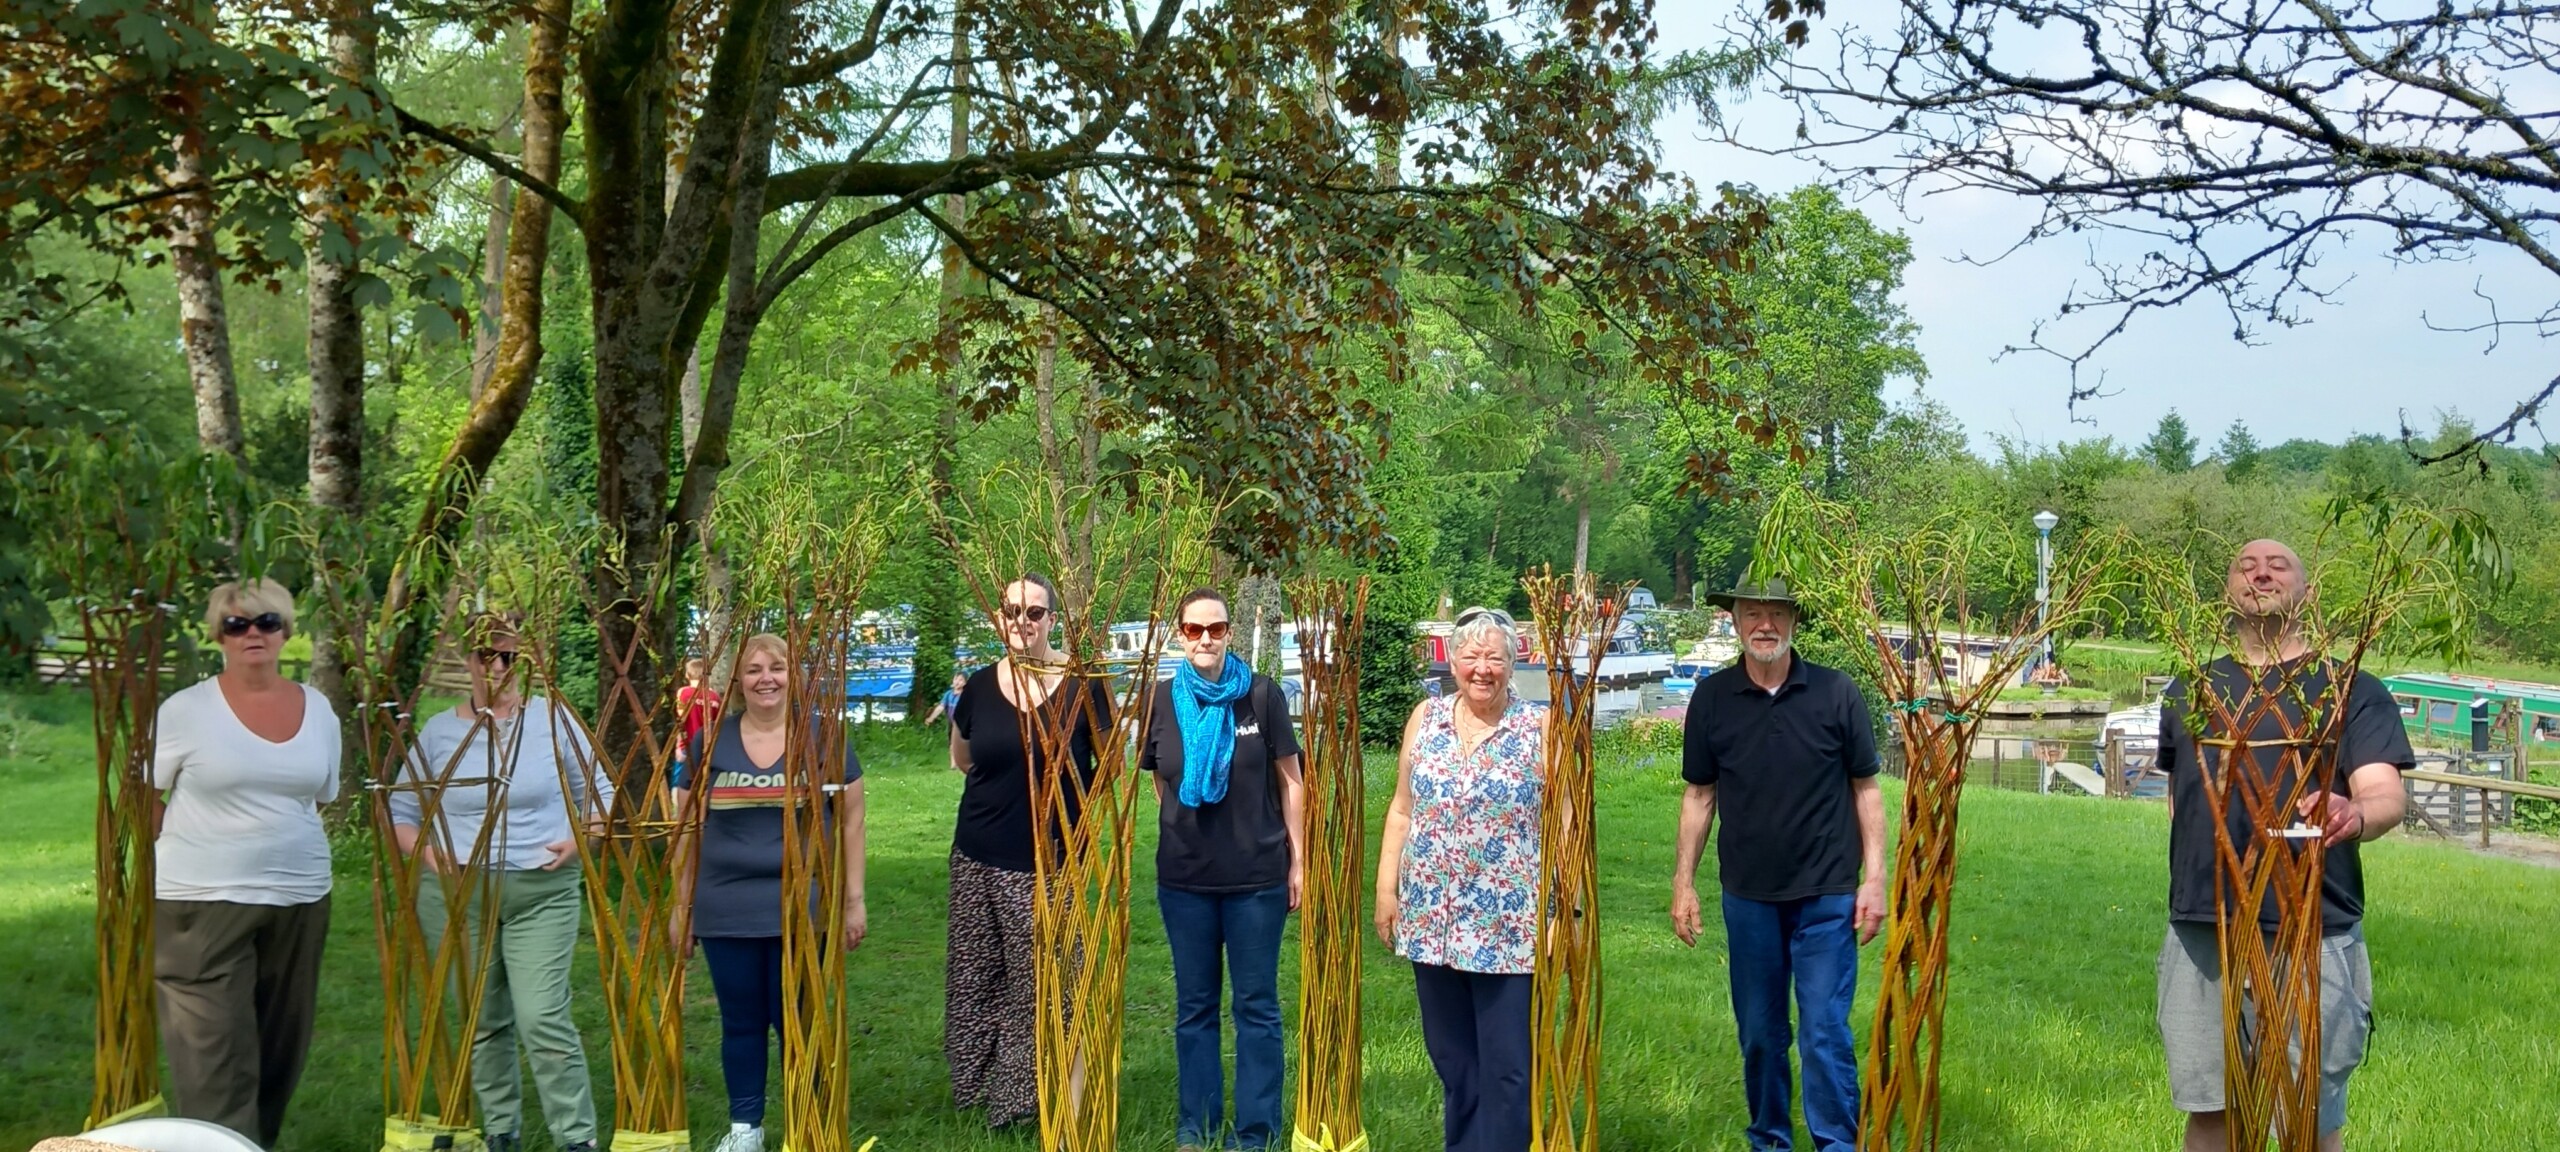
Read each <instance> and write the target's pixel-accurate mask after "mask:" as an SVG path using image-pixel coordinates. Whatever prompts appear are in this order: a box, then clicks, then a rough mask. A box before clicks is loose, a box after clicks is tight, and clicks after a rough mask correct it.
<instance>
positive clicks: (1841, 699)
mask: <svg viewBox="0 0 2560 1152" xmlns="http://www.w3.org/2000/svg"><path fill="white" fill-rule="evenodd" d="M1680 743H1681V766H1680V775H1681V776H1682V778H1684V779H1686V780H1688V781H1689V782H1690V783H1691V784H1697V785H1709V784H1712V785H1714V786H1715V789H1716V812H1717V814H1718V815H1720V816H1721V817H1722V818H1723V825H1722V830H1721V831H1720V832H1719V833H1718V834H1717V836H1716V874H1717V877H1718V878H1719V879H1720V880H1721V881H1722V882H1723V884H1724V890H1725V891H1727V892H1730V893H1733V894H1734V895H1736V896H1740V897H1742V898H1743V899H1745V900H1760V901H1764V902H1768V903H1777V902H1779V901H1784V900H1800V899H1803V898H1805V897H1808V896H1836V895H1839V894H1841V893H1845V892H1855V891H1857V890H1858V865H1859V861H1860V857H1861V855H1862V853H1861V851H1860V847H1861V846H1860V843H1859V840H1858V809H1857V804H1856V803H1855V802H1854V801H1853V800H1852V798H1851V794H1850V784H1849V782H1850V781H1851V780H1856V779H1863V778H1865V777H1869V776H1873V775H1875V774H1876V770H1877V769H1878V768H1879V767H1881V765H1880V764H1879V763H1878V762H1877V760H1876V732H1875V724H1874V722H1873V721H1871V720H1869V719H1868V718H1867V701H1866V697H1865V695H1864V694H1862V693H1860V692H1859V691H1858V684H1857V682H1856V681H1854V680H1851V679H1849V677H1848V676H1847V675H1845V674H1843V673H1841V672H1839V671H1837V670H1835V669H1830V668H1825V667H1823V666H1821V665H1819V664H1814V663H1810V662H1808V661H1806V660H1805V658H1804V657H1802V656H1797V655H1792V654H1791V655H1790V666H1789V668H1788V669H1787V679H1786V682H1785V683H1784V684H1781V685H1779V686H1778V691H1777V693H1776V694H1775V695H1772V694H1770V693H1769V692H1768V691H1767V690H1765V689H1763V688H1761V687H1760V686H1759V685H1757V684H1754V683H1752V682H1751V674H1750V673H1749V672H1746V671H1744V670H1743V666H1742V664H1741V663H1739V662H1737V663H1735V664H1733V665H1732V666H1731V667H1728V668H1724V669H1722V670H1719V671H1717V672H1715V673H1714V674H1712V675H1709V676H1708V677H1707V678H1706V679H1704V680H1701V681H1699V682H1698V690H1697V691H1696V692H1695V693H1693V694H1692V695H1691V696H1690V698H1689V716H1688V720H1687V722H1686V724H1685V726H1684V730H1683V733H1682V736H1681V742H1680Z"/></svg>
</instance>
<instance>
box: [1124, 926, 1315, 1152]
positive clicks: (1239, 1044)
mask: <svg viewBox="0 0 2560 1152" xmlns="http://www.w3.org/2000/svg"><path fill="white" fill-rule="evenodd" d="M1156 906H1157V907H1158V908H1160V909H1162V910H1163V911H1164V936H1165V943H1167V944H1168V945H1171V946H1172V949H1173V1063H1174V1068H1175V1070H1176V1073H1177V1077H1176V1079H1177V1085H1178V1088H1177V1094H1178V1096H1179V1099H1180V1117H1181V1118H1180V1121H1179V1122H1178V1124H1177V1126H1176V1127H1175V1129H1174V1142H1175V1143H1177V1144H1207V1143H1209V1140H1210V1137H1211V1136H1213V1135H1215V1134H1216V1133H1217V1132H1218V1130H1219V1129H1220V1128H1221V1127H1222V1126H1224V1124H1225V1122H1226V1114H1227V1101H1226V1082H1227V1075H1226V1069H1225V1068H1224V1067H1223V1066H1221V1064H1220V1063H1219V1060H1218V1044H1219V1037H1218V992H1219V983H1220V976H1221V972H1220V969H1221V968H1224V969H1225V972H1224V976H1225V977H1226V978H1227V979H1230V980H1232V981H1234V983H1235V1018H1236V1123H1235V1130H1234V1132H1233V1133H1232V1134H1231V1135H1230V1136H1229V1137H1228V1143H1227V1146H1228V1147H1230V1148H1270V1147H1276V1146H1278V1145H1279V1144H1280V1143H1281V1137H1280V1069H1281V1062H1282V1053H1281V1041H1280V930H1281V928H1282V927H1283V926H1284V925H1286V924H1287V923H1288V921H1289V886H1288V885H1286V884H1281V885H1277V886H1275V887H1271V888H1265V889H1263V890H1262V891H1259V892H1240V893H1234V894H1230V895H1222V896H1210V895H1203V894H1201V893H1197V892H1183V891H1179V890H1177V889H1173V888H1167V887H1165V886H1163V885H1161V884H1159V885H1157V886H1156Z"/></svg>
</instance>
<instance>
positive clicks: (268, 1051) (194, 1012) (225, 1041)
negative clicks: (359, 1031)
mask: <svg viewBox="0 0 2560 1152" xmlns="http://www.w3.org/2000/svg"><path fill="white" fill-rule="evenodd" d="M151 936H152V951H151V969H152V976H153V980H154V983H155V984H156V985H157V986H158V989H159V1000H160V1047H161V1048H162V1049H164V1050H165V1051H166V1052H167V1053H168V1057H169V1111H170V1113H171V1114H172V1115H175V1116H180V1117H184V1118H186V1119H189V1120H205V1121H210V1122H212V1123H215V1124H220V1125H222V1126H223V1127H225V1128H229V1129H231V1130H232V1131H234V1132H238V1133H239V1134H241V1135H243V1136H246V1137H249V1138H250V1139H253V1140H256V1141H257V1142H258V1144H259V1146H260V1147H264V1148H273V1147H275V1144H276V1136H277V1135H278V1134H279V1133H281V1132H282V1131H283V1130H284V1109H285V1105H286V1104H288V1103H291V1102H292V1100H293V1090H294V1086H295V1085H297V1084H300V1083H301V1082H302V1064H303V1059H304V1058H305V1057H306V1056H308V1055H309V1054H310V1051H311V1023H312V1015H313V1011H314V1008H315V1005H316V1003H317V1000H318V993H319V989H320V954H321V953H322V952H323V951H324V950H325V949H326V948H327V946H328V943H329V900H328V898H327V897H325V896H324V897H322V898H320V899H318V900H314V901H312V902H311V903H308V904H291V905H283V906H276V905H267V904H234V903H231V902H229V901H224V900H156V901H153V902H152V907H151Z"/></svg>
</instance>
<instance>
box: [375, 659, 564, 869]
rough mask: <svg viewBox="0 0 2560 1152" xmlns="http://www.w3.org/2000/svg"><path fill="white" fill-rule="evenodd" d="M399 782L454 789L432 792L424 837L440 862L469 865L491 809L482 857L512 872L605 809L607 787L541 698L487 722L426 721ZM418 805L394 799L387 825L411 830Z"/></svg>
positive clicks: (539, 859)
mask: <svg viewBox="0 0 2560 1152" xmlns="http://www.w3.org/2000/svg"><path fill="white" fill-rule="evenodd" d="M400 775H401V779H402V781H403V782H405V783H415V782H419V781H439V780H442V781H457V782H458V783H453V784H451V785H450V786H447V787H443V788H440V789H437V791H438V794H439V796H440V799H439V801H438V803H439V807H440V811H439V812H438V819H437V821H436V823H437V825H438V826H437V827H436V828H434V829H433V830H432V835H431V837H430V842H431V843H433V844H434V845H435V846H436V850H437V851H439V852H442V853H443V854H444V856H445V859H447V860H456V861H468V860H470V859H471V856H472V853H473V851H474V849H475V848H476V846H477V845H478V844H479V842H480V828H481V825H482V824H483V823H485V822H486V821H487V820H488V818H489V809H490V808H491V806H492V805H495V806H496V807H497V808H498V809H499V820H498V824H497V826H496V827H494V828H491V829H489V845H488V852H489V854H488V856H487V860H488V862H489V863H490V864H492V865H495V866H497V867H501V868H506V869H510V870H514V871H528V870H531V869H535V868H539V867H541V866H542V864H543V862H544V861H545V860H546V859H548V858H549V853H547V852H546V851H544V846H545V845H549V844H556V843H559V842H560V841H562V840H568V839H572V838H574V837H575V836H577V835H578V832H577V829H578V828H579V826H581V825H583V824H584V823H585V822H586V821H587V820H588V819H591V818H594V817H597V816H601V815H603V814H604V813H605V811H606V810H608V809H610V808H611V807H612V806H613V781H612V780H611V779H610V778H609V777H608V775H607V773H606V772H605V770H604V766H603V765H601V764H599V763H597V762H596V757H595V753H594V752H592V751H591V750H589V747H588V744H587V737H586V731H585V730H584V729H582V728H580V727H579V726H578V721H577V718H576V717H574V716H571V715H569V714H568V706H567V705H564V704H559V703H555V702H553V701H551V700H549V699H547V698H545V697H541V696H535V697H531V698H529V699H527V700H525V701H524V702H523V703H522V704H521V705H519V706H518V707H517V708H516V710H515V713H514V714H513V715H511V716H509V717H507V718H506V719H504V720H494V719H493V720H490V721H488V722H487V723H485V724H484V723H482V722H481V721H479V720H478V719H476V718H472V717H465V716H462V715H460V714H458V713H456V712H454V711H453V710H452V709H450V708H448V709H446V710H444V711H441V712H438V713H436V714H435V715H433V716H429V717H427V720H426V723H424V724H420V725H418V733H417V736H416V737H415V742H414V743H413V744H411V746H410V749H409V760H408V763H406V764H404V765H402V767H401V773H400ZM427 786H428V787H435V786H434V785H433V784H429V785H427ZM423 799H424V797H423V796H422V795H421V794H420V793H419V792H417V791H414V790H407V789H404V790H402V791H397V792H393V793H392V794H391V821H392V823H395V824H404V825H407V826H409V827H412V828H417V827H419V826H420V822H421V821H422V820H424V819H425V811H424V810H425V805H424V803H423V802H422V801H423ZM422 831H426V830H423V829H422Z"/></svg>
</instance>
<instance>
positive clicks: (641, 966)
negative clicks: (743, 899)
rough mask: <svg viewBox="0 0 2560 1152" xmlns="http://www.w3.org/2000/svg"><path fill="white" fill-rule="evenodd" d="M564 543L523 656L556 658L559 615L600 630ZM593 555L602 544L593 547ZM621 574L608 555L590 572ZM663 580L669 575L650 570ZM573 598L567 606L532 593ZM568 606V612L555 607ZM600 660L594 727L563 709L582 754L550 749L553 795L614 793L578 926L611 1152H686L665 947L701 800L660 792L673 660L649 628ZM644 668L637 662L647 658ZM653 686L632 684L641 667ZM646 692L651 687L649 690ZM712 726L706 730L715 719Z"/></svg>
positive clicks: (588, 581) (663, 592) (698, 794)
mask: <svg viewBox="0 0 2560 1152" xmlns="http://www.w3.org/2000/svg"><path fill="white" fill-rule="evenodd" d="M561 543H568V544H570V545H571V546H570V547H565V548H560V547H555V548H553V549H550V550H549V552H548V554H549V556H550V557H551V558H552V559H553V561H554V564H555V566H554V568H553V570H552V573H551V575H552V577H553V578H551V579H546V580H540V581H528V582H526V588H527V591H528V592H529V593H531V594H532V595H533V597H534V599H533V602H531V603H527V604H526V605H525V610H526V612H527V619H526V628H525V636H524V646H525V648H526V650H527V651H539V652H541V653H544V654H546V655H547V654H551V653H556V652H557V651H558V650H559V636H560V631H561V630H560V625H561V622H562V621H563V619H565V616H564V613H566V612H580V613H583V614H584V615H585V617H586V618H587V619H590V620H595V619H602V618H603V616H604V613H605V611H606V605H604V604H603V603H601V602H600V601H599V599H598V597H597V596H596V594H595V591H594V589H595V588H596V586H597V584H598V583H599V581H596V580H594V579H592V578H591V577H590V576H589V574H588V572H586V571H584V570H581V569H583V568H586V567H590V566H585V565H576V564H575V563H574V562H575V558H576V557H577V556H579V555H580V554H581V551H582V550H581V549H579V548H578V547H576V545H579V544H588V543H590V541H588V540H585V539H580V540H575V541H562V542H561ZM595 547H596V548H598V549H601V548H603V547H606V546H605V545H602V544H596V545H595ZM615 563H618V561H617V560H616V559H614V558H613V557H611V556H609V555H608V556H605V557H603V558H602V559H600V560H599V561H598V562H597V565H595V566H602V565H608V564H615ZM659 571H660V572H661V573H669V572H672V569H671V568H668V567H663V566H662V567H661V568H660V569H659ZM672 583H673V581H672V579H671V578H668V577H662V578H661V579H660V580H659V581H657V582H656V583H654V584H644V583H638V582H634V581H629V580H625V581H621V582H618V583H617V584H616V586H617V587H634V586H639V587H643V588H644V594H645V595H648V596H651V597H653V598H655V599H657V600H659V601H660V602H661V603H664V602H666V601H668V600H669V599H670V596H669V592H668V586H669V585H670V584H672ZM558 589H570V590H574V593H575V595H573V596H568V597H558V596H545V595H543V593H545V592H549V591H553V590H558ZM564 601H565V602H564ZM595 635H596V644H597V653H596V656H597V663H598V665H599V669H598V670H599V672H600V673H601V675H600V677H599V679H600V680H601V685H600V691H601V698H600V699H599V700H598V702H597V705H598V707H597V717H596V723H594V724H593V725H589V724H587V722H586V720H585V718H584V717H580V716H578V715H577V711H576V709H574V708H571V709H565V710H563V711H562V712H561V713H560V715H562V716H564V717H568V718H570V719H571V720H572V721H573V723H575V724H577V725H578V726H579V729H580V735H581V736H582V737H583V738H584V739H583V741H582V746H575V747H573V746H562V747H558V748H555V749H554V756H555V758H556V762H557V763H558V764H559V766H560V773H561V794H562V795H564V796H576V795H587V796H593V795H597V794H598V789H597V784H598V783H599V782H603V781H609V782H611V783H612V784H613V786H614V790H615V792H614V794H615V799H614V811H613V812H612V813H611V814H610V818H609V819H608V820H607V821H606V822H605V824H604V826H603V827H602V828H601V829H595V830H594V831H596V832H600V833H601V834H600V835H590V836H589V837H588V838H587V847H586V850H585V851H583V852H581V853H579V857H578V862H579V867H580V870H581V871H582V873H583V874H584V875H583V878H584V881H585V886H586V896H587V917H588V921H589V924H590V926H591V928H592V929H593V931H594V934H595V943H596V968H597V972H598V975H599V976H600V977H601V979H600V981H599V984H600V989H601V992H602V995H603V999H604V1014H605V1028H606V1043H607V1045H608V1046H609V1048H610V1050H611V1053H612V1059H613V1150H614V1152H685V1150H687V1149H690V1148H691V1147H692V1136H691V1133H690V1132H689V1131H688V1130H687V1117H686V1111H685V1075H684V990H685V976H686V973H687V971H688V968H689V966H688V965H687V964H686V962H685V955H684V953H683V952H682V951H680V950H679V949H678V948H677V947H676V945H675V943H674V942H673V941H672V940H670V939H669V937H668V926H669V924H670V922H671V921H672V920H673V919H674V917H675V913H676V908H675V904H676V879H675V877H676V873H677V871H678V870H679V869H690V868H691V867H692V865H693V861H694V858H695V857H696V856H698V855H699V853H700V850H701V844H700V838H699V837H698V836H696V835H694V833H696V832H698V831H699V830H700V829H701V827H702V812H703V798H704V797H705V796H706V795H707V789H702V788H696V789H693V790H692V802H691V803H689V804H687V805H686V806H685V807H683V808H682V809H679V808H677V807H676V806H675V805H674V802H673V793H672V791H671V790H670V789H669V788H667V787H666V784H667V782H668V781H669V780H670V779H671V778H672V772H673V768H674V763H675V757H676V751H677V746H678V743H679V741H680V740H681V739H682V737H683V727H684V723H683V722H684V717H683V715H682V713H681V711H680V710H679V709H678V708H677V705H676V689H677V688H678V687H680V686H681V683H682V677H683V670H684V661H683V659H682V653H674V652H670V653H659V652H656V651H654V650H653V648H652V645H653V644H654V643H655V642H656V641H655V638H654V637H653V636H651V635H650V634H649V633H648V631H647V630H646V629H633V630H629V631H628V633H627V637H628V638H617V636H618V635H622V633H620V632H619V631H618V630H616V629H597V630H596V633H595ZM696 642H697V643H698V644H699V645H700V647H701V649H702V650H703V651H706V652H717V651H720V650H721V649H722V648H723V647H724V646H726V647H729V648H732V649H734V647H735V643H734V638H730V637H713V636H708V635H705V636H701V637H699V638H697V641H696ZM644 657H646V659H644ZM643 669H647V670H650V671H649V673H648V675H650V677H651V678H652V679H654V680H655V681H657V682H656V683H655V684H654V685H652V684H650V683H648V682H647V681H644V680H642V679H640V678H639V677H640V676H641V675H642V672H641V670H643ZM535 670H536V674H537V675H538V676H540V677H541V678H542V680H543V683H544V689H545V694H546V695H549V696H550V697H551V698H552V699H554V700H559V699H561V698H562V686H561V684H560V683H559V679H558V676H557V671H558V664H557V662H556V661H555V660H551V659H543V660H541V661H539V662H538V663H536V665H535ZM652 689H654V690H652ZM608 714H610V715H612V716H614V718H615V720H616V721H617V723H616V724H614V725H611V726H610V727H613V728H614V729H615V730H616V731H617V732H619V733H622V734H625V735H626V736H627V738H626V739H624V740H623V741H621V742H620V743H619V745H618V746H614V745H607V744H604V743H603V742H601V741H599V740H598V738H597V730H598V729H603V728H607V727H609V726H608V725H607V724H605V723H604V720H605V717H606V716H607V715H608ZM715 726H716V720H715Z"/></svg>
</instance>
